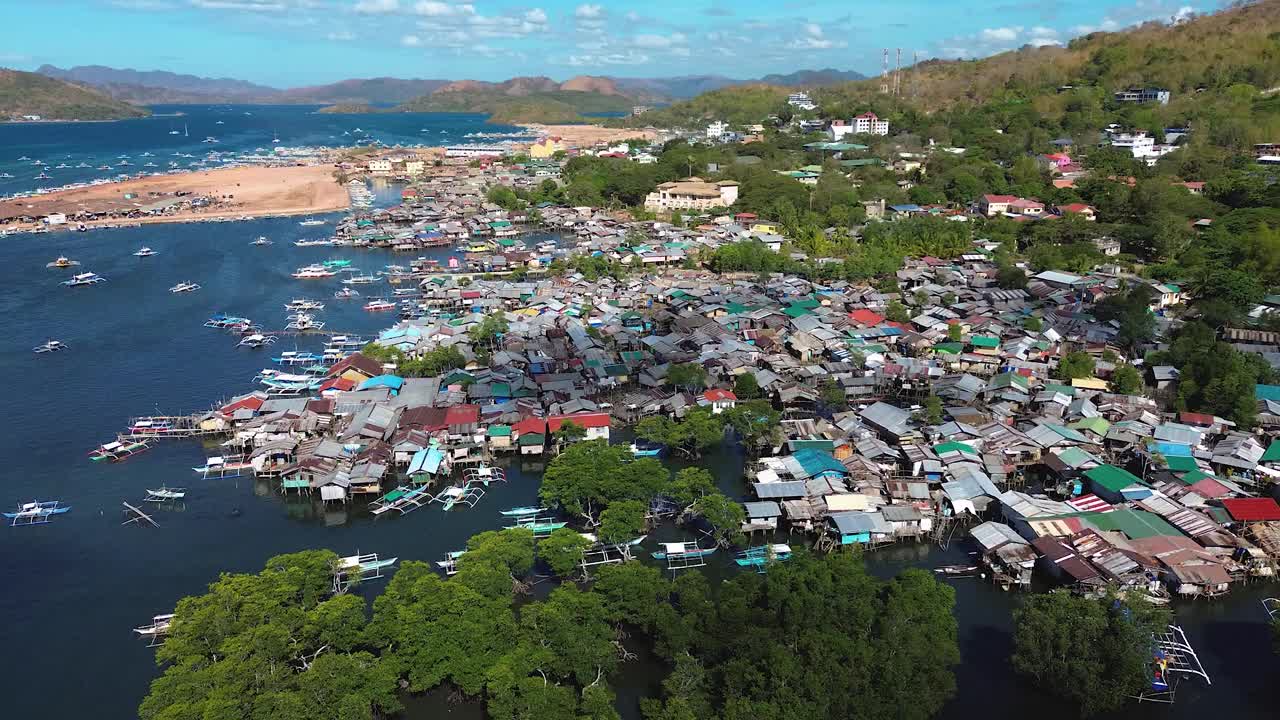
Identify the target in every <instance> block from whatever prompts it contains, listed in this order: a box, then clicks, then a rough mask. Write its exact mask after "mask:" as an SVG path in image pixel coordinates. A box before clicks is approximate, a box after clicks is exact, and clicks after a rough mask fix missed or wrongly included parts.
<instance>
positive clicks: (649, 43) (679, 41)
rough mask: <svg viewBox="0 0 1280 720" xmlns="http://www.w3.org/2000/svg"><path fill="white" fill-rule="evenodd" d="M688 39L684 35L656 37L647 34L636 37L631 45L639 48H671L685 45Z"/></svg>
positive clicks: (675, 34) (632, 39)
mask: <svg viewBox="0 0 1280 720" xmlns="http://www.w3.org/2000/svg"><path fill="white" fill-rule="evenodd" d="M686 40H687V38H686V37H685V36H684V33H672V34H670V35H656V34H652V33H646V34H641V35H636V36H635V37H633V38H631V44H632V45H634V46H636V47H638V48H659V49H662V48H670V47H673V46H675V45H683V44H684V43H685V41H686Z"/></svg>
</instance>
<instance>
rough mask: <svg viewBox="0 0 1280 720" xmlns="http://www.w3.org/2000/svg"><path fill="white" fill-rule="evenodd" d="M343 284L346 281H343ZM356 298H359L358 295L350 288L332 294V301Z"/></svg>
mask: <svg viewBox="0 0 1280 720" xmlns="http://www.w3.org/2000/svg"><path fill="white" fill-rule="evenodd" d="M343 282H346V281H345V280H344V281H343ZM358 297H360V293H358V292H356V291H355V290H352V289H351V288H342V289H341V290H339V291H338V292H336V293H334V294H333V299H334V300H352V299H354V298H358Z"/></svg>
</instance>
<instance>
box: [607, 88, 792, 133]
mask: <svg viewBox="0 0 1280 720" xmlns="http://www.w3.org/2000/svg"><path fill="white" fill-rule="evenodd" d="M791 92H792V90H791V88H785V87H780V86H777V85H764V84H759V83H756V84H749V85H733V86H731V87H726V88H721V89H719V90H713V91H711V92H708V93H703V94H701V95H699V96H697V97H695V98H691V99H689V100H683V101H681V102H678V103H675V104H673V105H670V106H668V107H664V108H657V109H654V110H650V111H648V112H646V113H644V114H643V115H638V116H636V117H633V118H626V119H625V120H620V121H617V122H618V123H621V124H627V125H630V126H644V125H653V126H655V127H699V126H702V125H706V124H707V123H708V122H711V121H714V120H721V121H724V122H728V123H732V124H734V125H746V124H751V123H759V122H763V121H764V120H765V118H766V117H768V116H769V115H771V114H773V113H776V112H781V111H783V109H784V108H786V107H787V103H786V100H787V95H788V94H790V93H791Z"/></svg>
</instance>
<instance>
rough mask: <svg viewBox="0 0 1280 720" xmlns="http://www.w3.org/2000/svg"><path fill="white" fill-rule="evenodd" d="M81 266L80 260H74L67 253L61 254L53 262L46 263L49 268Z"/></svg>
mask: <svg viewBox="0 0 1280 720" xmlns="http://www.w3.org/2000/svg"><path fill="white" fill-rule="evenodd" d="M79 266H80V261H79V260H72V259H70V258H68V257H67V256H66V255H59V256H58V259H57V260H54V261H53V262H51V263H48V264H46V265H45V267H47V268H57V269H63V268H70V267H79Z"/></svg>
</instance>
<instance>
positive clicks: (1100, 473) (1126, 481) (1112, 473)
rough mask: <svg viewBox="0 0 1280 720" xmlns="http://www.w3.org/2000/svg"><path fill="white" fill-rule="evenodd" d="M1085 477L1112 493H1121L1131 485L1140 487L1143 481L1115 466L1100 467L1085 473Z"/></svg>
mask: <svg viewBox="0 0 1280 720" xmlns="http://www.w3.org/2000/svg"><path fill="white" fill-rule="evenodd" d="M1084 474H1085V477H1087V478H1089V479H1090V480H1092V481H1093V482H1095V483H1097V484H1099V485H1101V486H1102V487H1104V488H1106V489H1108V490H1110V491H1111V492H1120V491H1121V490H1123V489H1124V488H1127V487H1129V486H1130V485H1140V484H1141V483H1142V480H1141V479H1140V478H1139V477H1138V476H1137V475H1134V474H1133V473H1131V472H1129V471H1128V470H1125V469H1124V468H1119V467H1116V466H1115V465H1099V466H1098V467H1096V468H1090V469H1088V470H1086V471H1085V473H1084Z"/></svg>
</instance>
